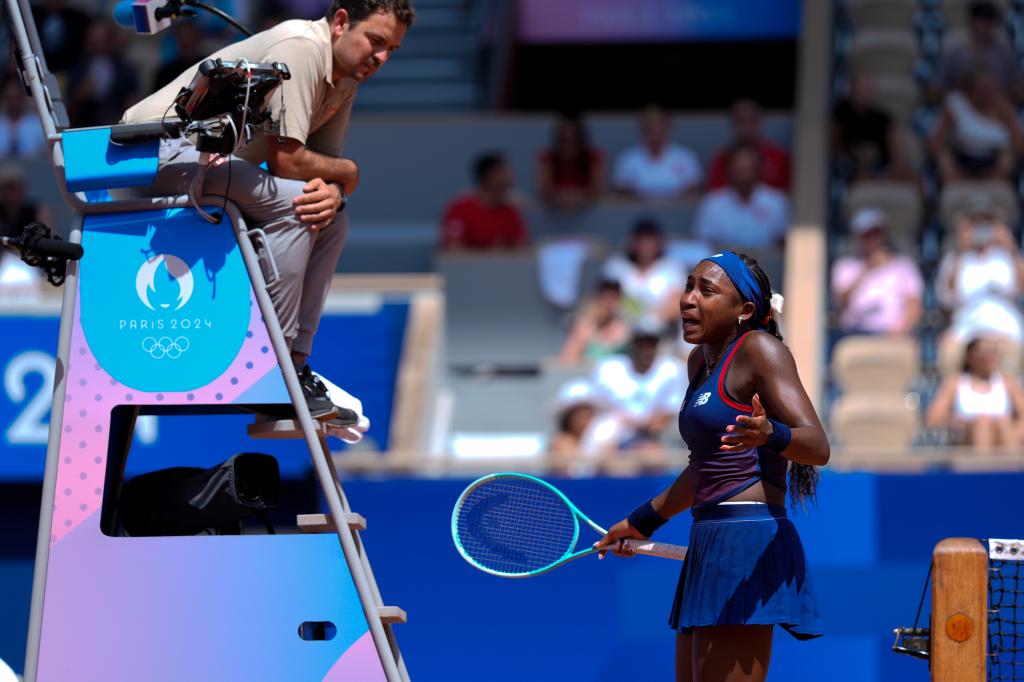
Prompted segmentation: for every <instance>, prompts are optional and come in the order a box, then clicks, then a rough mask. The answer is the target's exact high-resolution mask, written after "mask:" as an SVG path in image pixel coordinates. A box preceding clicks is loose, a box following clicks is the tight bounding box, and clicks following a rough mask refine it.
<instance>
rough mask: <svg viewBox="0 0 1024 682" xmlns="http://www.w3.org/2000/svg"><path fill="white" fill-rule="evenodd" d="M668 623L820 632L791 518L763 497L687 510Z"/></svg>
mask: <svg viewBox="0 0 1024 682" xmlns="http://www.w3.org/2000/svg"><path fill="white" fill-rule="evenodd" d="M669 625H670V626H671V627H672V628H673V629H674V630H678V631H681V632H688V631H689V630H690V629H692V628H695V627H706V626H711V625H781V626H782V627H783V628H785V629H786V630H787V631H788V632H789V633H790V634H791V635H793V636H794V637H796V638H797V639H811V638H813V637H820V636H821V635H822V634H823V632H822V627H821V613H820V612H819V610H818V604H817V600H816V599H815V597H814V588H813V586H812V585H811V576H810V573H809V572H808V570H807V564H806V562H805V561H804V550H803V546H802V545H801V544H800V537H799V536H798V535H797V532H796V528H795V527H794V526H793V522H792V521H790V520H789V518H787V516H786V509H785V508H784V507H778V506H775V505H768V504H730V505H721V504H719V505H713V506H710V507H709V508H707V509H698V510H695V512H694V519H693V526H692V528H691V529H690V546H689V550H687V554H686V560H685V561H684V562H683V568H682V571H681V573H680V575H679V585H678V587H677V588H676V594H675V600H674V601H673V603H672V612H671V615H670V616H669Z"/></svg>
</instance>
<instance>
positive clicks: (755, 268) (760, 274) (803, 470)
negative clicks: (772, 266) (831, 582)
mask: <svg viewBox="0 0 1024 682" xmlns="http://www.w3.org/2000/svg"><path fill="white" fill-rule="evenodd" d="M738 255H739V257H740V258H741V259H742V260H743V262H744V263H745V264H746V266H747V267H748V268H750V273H751V274H752V275H753V276H754V279H755V280H756V281H757V286H758V288H760V290H761V298H762V302H763V304H764V308H765V309H766V310H771V300H772V285H771V282H769V281H768V275H766V274H765V273H764V270H762V269H761V266H760V265H758V263H757V261H756V260H754V259H753V258H751V257H750V256H748V255H746V254H745V253H741V254H738ZM764 329H765V331H767V332H768V333H769V334H771V335H772V336H774V337H775V338H777V339H778V340H779V341H782V333H781V332H779V323H778V321H776V319H775V316H774V315H771V316H769V317H768V322H767V324H766V325H764ZM820 477H821V474H820V473H819V472H818V469H817V468H816V467H815V466H813V465H811V464H797V463H796V462H791V463H790V465H789V496H790V498H792V500H793V503H794V504H796V503H797V502H799V503H801V504H804V503H806V502H807V501H808V500H810V501H812V502H813V501H814V497H815V490H816V489H817V487H818V479H819V478H820Z"/></svg>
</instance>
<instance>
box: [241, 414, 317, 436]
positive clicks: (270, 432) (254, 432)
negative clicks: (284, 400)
mask: <svg viewBox="0 0 1024 682" xmlns="http://www.w3.org/2000/svg"><path fill="white" fill-rule="evenodd" d="M313 426H314V427H315V428H316V430H317V431H318V432H323V429H324V426H323V424H321V423H320V422H319V421H317V420H316V419H314V420H313ZM247 430H248V433H249V438H268V439H273V440H299V439H302V438H305V437H306V434H305V433H304V432H303V431H302V424H300V423H299V420H298V419H277V420H272V421H260V422H255V423H253V424H249V427H248V429H247Z"/></svg>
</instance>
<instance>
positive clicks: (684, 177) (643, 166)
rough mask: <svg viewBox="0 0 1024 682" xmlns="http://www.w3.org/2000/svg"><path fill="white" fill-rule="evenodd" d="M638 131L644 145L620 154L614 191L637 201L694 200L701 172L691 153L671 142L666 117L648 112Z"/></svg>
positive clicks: (654, 112) (664, 114)
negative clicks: (641, 135)
mask: <svg viewBox="0 0 1024 682" xmlns="http://www.w3.org/2000/svg"><path fill="white" fill-rule="evenodd" d="M641 131H642V134H643V144H639V145H636V146H634V147H630V148H629V149H627V150H626V151H624V152H622V154H621V155H620V156H619V158H618V159H617V160H616V162H615V173H614V175H613V178H612V182H613V184H614V187H615V191H616V192H618V193H620V194H623V195H625V196H629V197H634V198H637V199H682V198H694V197H696V195H697V192H698V190H699V189H700V186H701V183H702V182H703V180H704V172H703V170H701V167H700V161H699V160H698V159H697V155H696V154H694V153H693V151H691V150H689V149H687V148H686V147H684V146H682V145H681V144H677V143H675V142H673V141H672V136H671V133H672V123H671V121H670V120H669V117H668V114H667V113H666V112H665V111H664V110H663V109H659V108H656V107H651V108H649V109H647V110H646V111H645V112H644V115H643V121H642V123H641Z"/></svg>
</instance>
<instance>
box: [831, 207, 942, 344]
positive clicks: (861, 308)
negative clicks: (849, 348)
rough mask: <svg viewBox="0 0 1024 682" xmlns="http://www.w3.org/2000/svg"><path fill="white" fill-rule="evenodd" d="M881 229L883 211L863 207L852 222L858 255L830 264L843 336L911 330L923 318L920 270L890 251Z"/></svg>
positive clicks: (884, 220) (909, 260)
mask: <svg viewBox="0 0 1024 682" xmlns="http://www.w3.org/2000/svg"><path fill="white" fill-rule="evenodd" d="M885 228H886V215H885V211H883V210H881V209H877V208H862V209H860V210H859V211H857V213H856V214H855V215H854V216H853V220H851V221H850V232H851V233H853V235H854V236H855V237H856V239H857V247H858V253H856V254H855V255H851V256H844V257H843V258H840V259H839V260H837V261H836V262H835V264H833V266H832V293H833V295H835V298H836V302H837V303H838V304H839V331H840V332H841V333H842V334H909V333H910V332H911V331H912V330H913V329H914V326H915V325H916V324H917V322H918V320H919V319H920V318H921V293H922V291H923V290H924V282H923V281H922V280H921V272H920V270H918V268H917V263H915V262H914V261H913V260H912V259H910V258H907V257H906V256H901V255H899V254H896V253H893V251H892V249H891V248H890V246H889V242H888V241H887V240H886V237H885Z"/></svg>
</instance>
